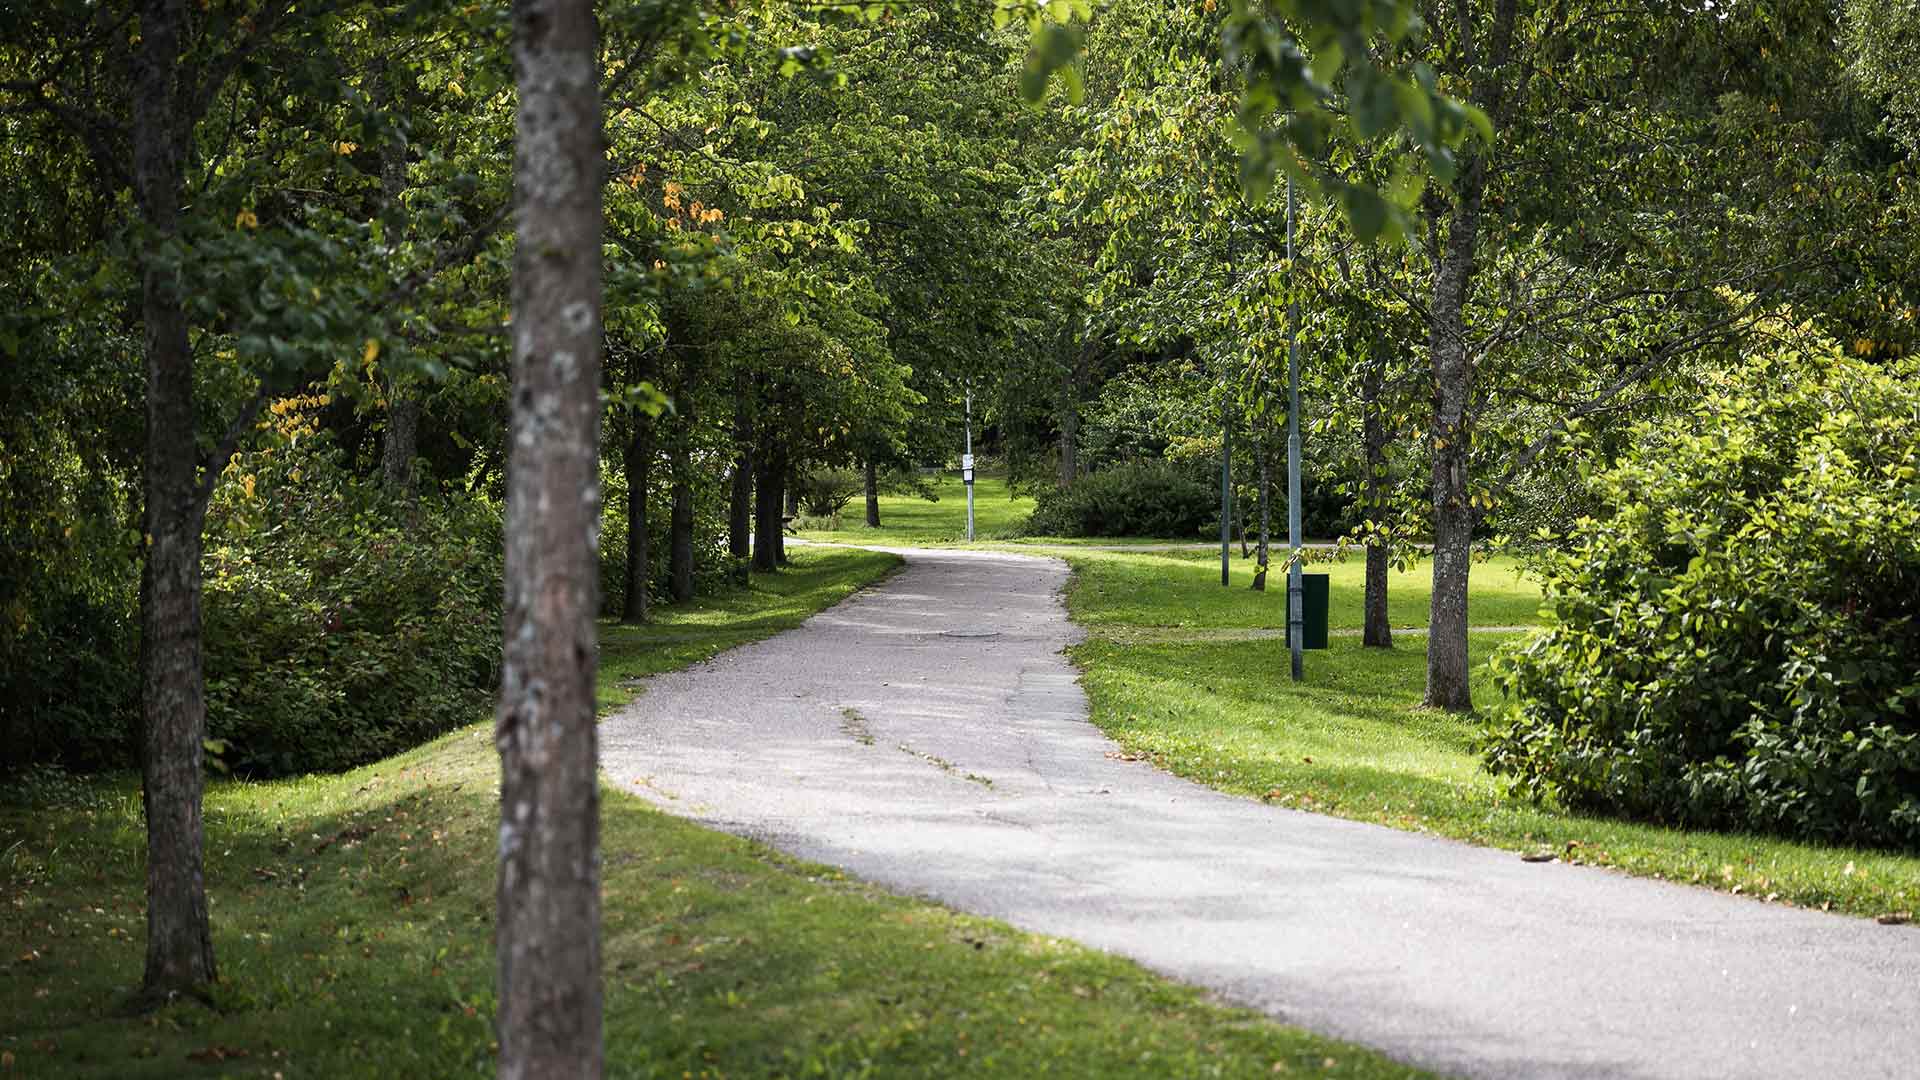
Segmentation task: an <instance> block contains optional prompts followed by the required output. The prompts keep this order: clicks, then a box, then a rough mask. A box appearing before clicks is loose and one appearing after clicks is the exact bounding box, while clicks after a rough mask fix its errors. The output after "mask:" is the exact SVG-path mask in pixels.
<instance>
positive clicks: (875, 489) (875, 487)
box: [867, 458, 880, 529]
mask: <svg viewBox="0 0 1920 1080" xmlns="http://www.w3.org/2000/svg"><path fill="white" fill-rule="evenodd" d="M879 527H880V467H879V466H877V465H875V464H874V463H873V459H872V458H868V459H867V528H869V529H877V528H879Z"/></svg>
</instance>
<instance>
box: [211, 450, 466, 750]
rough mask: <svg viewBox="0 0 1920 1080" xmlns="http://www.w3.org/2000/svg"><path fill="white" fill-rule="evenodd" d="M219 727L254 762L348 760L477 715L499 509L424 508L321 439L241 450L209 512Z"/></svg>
mask: <svg viewBox="0 0 1920 1080" xmlns="http://www.w3.org/2000/svg"><path fill="white" fill-rule="evenodd" d="M207 531H208V536H207V555H206V573H207V577H206V605H205V618H206V645H207V715H208V732H209V736H210V737H211V738H212V739H214V740H216V741H217V743H219V744H224V747H223V749H222V750H221V751H220V752H219V755H218V756H219V757H220V759H221V762H222V764H224V765H225V766H226V767H228V768H231V769H232V770H234V771H236V772H239V773H242V774H246V775H252V776H277V775H286V774H290V773H300V772H310V771H330V770H339V769H345V768H349V767H352V766H355V765H359V764H362V763H364V762H368V761H373V760H376V759H378V758H382V757H385V756H387V755H390V754H393V753H395V752H397V751H399V750H402V749H405V748H407V747H410V746H413V745H416V744H418V743H420V742H423V741H425V740H426V739H428V738H431V737H433V736H435V735H438V734H440V733H442V732H445V731H448V730H450V729H452V728H454V727H456V726H458V725H461V724H466V723H471V722H472V721H473V720H474V719H475V718H476V717H477V716H480V715H483V714H484V710H485V709H486V707H487V703H488V701H489V700H490V698H491V695H492V692H493V689H494V686H495V684H496V680H497V677H498V669H499V655H500V580H501V555H500V552H501V547H500V517H499V513H498V511H497V510H496V509H495V508H493V507H492V506H489V505H487V504H485V503H483V502H481V501H480V500H478V499H475V498H471V497H464V498H445V499H441V498H425V499H423V500H422V501H421V503H420V505H419V508H418V511H417V513H413V514H410V513H409V512H408V511H407V510H406V508H404V507H402V506H400V505H398V504H396V503H395V502H393V501H391V500H388V499H386V498H385V497H384V496H382V495H381V494H380V493H379V492H378V491H377V490H375V489H374V487H373V485H372V484H371V483H370V482H366V481H361V480H359V479H357V478H355V477H354V476H352V475H351V474H350V473H348V472H347V471H346V470H345V469H344V468H343V467H342V466H341V464H340V462H339V461H338V455H337V454H336V452H335V451H334V450H333V449H332V448H331V446H330V445H328V444H327V442H326V439H325V437H324V436H319V435H312V434H308V435H307V436H306V437H305V438H304V439H302V440H300V441H298V442H297V443H296V444H295V445H293V446H288V447H281V448H278V449H273V450H265V451H261V452H258V453H254V454H249V455H244V456H242V457H240V458H238V459H236V463H235V465H234V468H233V470H232V472H231V474H230V475H229V476H228V477H227V478H226V479H225V481H224V482H223V483H222V484H221V486H220V490H219V493H218V494H216V496H215V498H214V504H213V507H212V509H211V511H210V514H209V518H208V525H207Z"/></svg>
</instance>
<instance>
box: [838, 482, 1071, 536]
mask: <svg viewBox="0 0 1920 1080" xmlns="http://www.w3.org/2000/svg"><path fill="white" fill-rule="evenodd" d="M933 491H934V494H935V495H936V496H938V498H937V499H936V500H928V499H922V498H920V497H919V496H917V495H882V496H880V528H878V529H869V528H867V526H866V520H867V518H866V503H865V502H864V501H863V500H862V499H861V498H859V497H855V499H854V500H853V501H852V502H851V503H848V504H847V508H846V509H845V510H843V511H841V513H840V522H841V527H840V528H839V529H834V530H825V529H821V530H807V531H803V532H801V533H800V535H801V536H802V537H804V538H806V539H808V540H823V541H831V542H833V543H839V544H917V545H925V544H964V543H966V542H967V486H966V485H965V484H963V483H961V482H960V478H959V477H957V476H943V477H941V478H940V479H939V480H938V481H936V482H935V483H934V488H933ZM1031 513H1033V497H1032V496H1029V495H1015V494H1013V493H1012V491H1011V490H1009V489H1008V487H1007V481H1006V478H1005V477H994V476H982V477H979V478H978V479H977V480H975V482H974V485H973V535H974V538H975V539H976V540H993V539H1004V538H1006V537H1007V536H1009V535H1010V534H1011V533H1012V531H1013V529H1014V528H1015V527H1016V526H1018V525H1020V524H1021V523H1022V522H1024V521H1026V519H1027V515H1029V514H1031Z"/></svg>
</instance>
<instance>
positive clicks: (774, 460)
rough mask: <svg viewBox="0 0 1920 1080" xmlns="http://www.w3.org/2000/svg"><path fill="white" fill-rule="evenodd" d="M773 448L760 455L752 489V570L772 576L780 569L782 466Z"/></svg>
mask: <svg viewBox="0 0 1920 1080" xmlns="http://www.w3.org/2000/svg"><path fill="white" fill-rule="evenodd" d="M779 459H780V454H779V453H778V452H777V451H775V450H773V449H772V448H764V449H762V450H761V451H760V455H759V460H758V461H757V462H755V463H754V464H755V466H756V468H755V476H754V485H753V568H754V569H755V570H758V571H760V572H761V573H763V574H771V573H773V572H774V571H775V570H778V569H779V568H780V529H781V525H780V476H781V474H782V473H783V472H785V466H784V465H783V464H782V463H781V462H780V460H779Z"/></svg>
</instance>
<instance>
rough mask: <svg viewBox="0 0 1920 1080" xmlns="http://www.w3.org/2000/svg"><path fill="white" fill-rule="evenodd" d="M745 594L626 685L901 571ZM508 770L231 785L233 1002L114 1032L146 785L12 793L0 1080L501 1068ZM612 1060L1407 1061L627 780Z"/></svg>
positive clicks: (1, 907) (120, 1026)
mask: <svg viewBox="0 0 1920 1080" xmlns="http://www.w3.org/2000/svg"><path fill="white" fill-rule="evenodd" d="M797 557H798V560H799V567H798V569H797V571H795V572H792V573H789V574H785V575H782V576H781V577H780V578H779V579H777V580H776V583H774V584H772V585H767V584H759V585H757V586H756V588H755V589H754V590H753V591H752V592H749V593H746V594H742V595H736V596H732V597H726V598H722V599H719V600H717V601H714V602H712V603H706V604H701V605H699V606H697V607H696V608H695V609H694V610H691V611H686V612H663V613H662V617H661V621H660V623H659V625H657V626H655V627H652V628H647V629H644V630H624V629H615V628H607V629H608V640H607V642H606V645H605V649H604V653H603V655H604V657H605V664H604V671H605V676H604V679H603V687H602V691H603V698H604V699H607V700H613V699H616V698H620V697H623V696H625V694H626V692H625V691H623V690H622V689H621V688H620V687H619V686H618V683H619V681H620V680H622V679H626V678H630V677H631V676H633V675H636V674H639V673H643V672H647V671H658V670H664V669H666V668H668V667H671V666H675V665H677V664H680V663H684V662H688V661H690V660H692V659H695V658H698V657H701V656H705V655H709V654H711V653H712V652H714V651H717V650H718V649H719V648H721V647H724V646H726V645H730V644H737V643H738V642H740V641H741V640H745V639H747V638H751V637H756V636H764V635H765V634H767V633H771V632H773V631H775V630H777V629H781V628H784V627H785V626H789V625H793V624H794V623H797V622H798V621H799V620H800V619H802V618H804V617H805V615H806V614H808V613H810V612H811V611H813V610H817V609H818V608H821V607H824V606H826V605H827V604H830V603H832V602H833V601H835V600H837V599H839V598H841V597H842V596H844V595H846V593H847V592H848V591H849V590H851V589H853V588H856V587H858V586H859V585H860V584H862V583H864V582H867V581H870V580H873V579H874V578H876V577H879V576H881V575H883V574H885V573H886V572H887V570H888V568H889V567H890V566H891V565H892V563H893V560H892V559H891V558H889V557H886V556H874V555H868V554H864V553H856V552H800V553H798V555H797ZM497 780H498V764H497V760H496V758H495V756H494V754H493V750H492V746H491V744H490V735H489V731H488V728H487V726H486V725H485V724H480V725H476V726H474V727H471V728H467V729H464V730H461V731H458V732H455V733H453V734H451V735H448V736H446V737H444V738H442V739H439V740H437V741H435V742H433V743H431V744H429V745H427V746H425V747H422V748H420V749H418V750H415V751H412V752H410V753H407V754H403V755H400V756H398V757H395V758H392V759H389V760H387V761H383V762H380V763H378V764H376V765H373V766H370V767H368V768H364V769H360V770H357V771H354V772H351V773H347V774H344V775H340V776H317V777H308V778H303V779H299V780H292V781H284V782H275V783H264V784H250V783H239V782H216V783H214V784H213V785H211V787H210V788H209V791H208V796H207V804H206V806H207V825H208V840H209V843H208V848H209V860H208V885H209V889H210V896H211V902H212V911H213V918H214V934H215V945H216V949H217V950H218V955H219V958H220V963H221V971H222V982H221V984H220V987H219V989H218V999H219V1001H220V1003H221V1006H222V1008H221V1009H220V1010H219V1011H212V1010H208V1009H204V1008H201V1007H199V1006H196V1005H176V1006H173V1007H170V1008H168V1009H166V1010H164V1011H162V1012H160V1013H157V1014H155V1015H152V1016H147V1017H141V1018H131V1019H129V1018H113V1017H110V1016H109V1013H110V1011H111V1010H112V1009H113V1008H114V1007H115V1005H116V1004H117V1003H118V1002H119V1001H121V1000H123V999H124V997H125V995H126V994H127V993H128V991H129V990H130V988H131V987H130V982H131V981H132V980H133V979H135V978H137V976H138V972H139V969H140V960H141V950H142V945H141V941H142V938H143V930H142V911H143V907H142V894H141V876H140V874H141V871H140V847H141V842H142V837H141V826H140V806H139V794H138V789H137V786H136V785H135V784H134V782H133V781H131V780H128V779H124V778H122V779H119V780H108V781H85V782H83V781H75V780H71V779H67V778H61V777H57V776H55V777H51V778H44V777H43V778H40V779H39V780H37V781H35V782H34V783H32V784H29V785H26V786H24V787H21V788H16V789H15V790H13V791H12V792H11V793H10V794H9V796H8V798H7V799H6V800H5V801H4V802H3V803H0V946H3V947H0V1075H13V1074H19V1075H25V1076H51V1075H58V1076H71V1077H115V1078H119V1077H129V1078H135V1077H160V1076H178V1075H182V1074H189V1075H220V1074H226V1075H242V1076H250V1075H257V1076H274V1075H284V1076H288V1077H301V1076H306V1077H335V1076H394V1077H441V1076H453V1075H491V1072H492V1060H491V1054H490V1049H489V1047H490V1043H491V1032H490V1029H489V1026H488V1022H489V1017H490V1015H491V1013H492V1008H493V1005H492V997H491V986H492V978H493V954H492V946H491V941H490V929H489V927H490V918H491V911H492V906H493V886H494V874H493V868H494V858H493V853H494V845H495V822H496V820H497V814H498V809H497ZM603 828H604V833H603V847H604V851H605V872H604V877H605V964H606V972H607V1005H606V1016H607V1047H608V1053H609V1070H608V1074H609V1075H610V1076H703V1077H704V1076H767V1075H853V1074H865V1073H869V1072H871V1073H873V1074H878V1075H889V1076H897V1075H906V1076H912V1075H928V1076H943V1075H969V1076H971V1075H1000V1076H1022V1077H1024V1076H1033V1075H1082V1076H1108V1075H1142V1076H1169V1075H1176V1076H1207V1075H1233V1076H1254V1075H1260V1076H1265V1075H1271V1074H1273V1073H1280V1074H1287V1073H1295V1074H1298V1073H1313V1074H1316V1075H1319V1074H1322V1073H1328V1074H1333V1075H1349V1076H1404V1075H1410V1071H1409V1070H1407V1069H1405V1068H1404V1067H1401V1066H1397V1065H1394V1064H1392V1063H1390V1062H1386V1061H1384V1060H1382V1059H1380V1058H1378V1057H1376V1056H1373V1055H1371V1054H1368V1053H1366V1052H1364V1051H1360V1050H1357V1049H1354V1048H1352V1047H1347V1046H1343V1045H1341V1044H1338V1043H1334V1042H1331V1041H1329V1040H1324V1039H1320V1038H1316V1037H1313V1036H1310V1035H1306V1034H1303V1033H1300V1032H1298V1031H1294V1030H1292V1029H1288V1028H1285V1027H1282V1026H1280V1025H1277V1024H1274V1023H1272V1022H1270V1021H1267V1020H1265V1019H1263V1018H1260V1017H1257V1016H1253V1015H1251V1014H1248V1013H1244V1012H1240V1011H1236V1010H1230V1009H1223V1008H1220V1007H1217V1006H1215V1005H1213V1004H1210V1003H1208V1002H1207V1001H1206V1000H1205V999H1204V997H1203V995H1202V994H1200V993H1199V992H1197V991H1195V990H1192V989H1189V988H1186V987H1183V986H1180V985H1178V984H1175V983H1170V982H1168V981H1166V980H1163V979H1160V978H1158V977H1155V976H1153V975H1150V974H1148V973H1146V972H1144V971H1142V970H1141V969H1140V968H1138V967H1136V966H1134V965H1132V964H1130V963H1127V962H1124V961H1121V960H1116V959H1113V958H1111V957H1107V956H1104V955H1101V954H1098V953H1094V952H1091V951H1089V950H1087V949H1083V948H1080V947H1078V946H1075V945H1072V944H1069V943H1065V942H1062V941H1059V940H1055V939H1050V938H1044V937H1038V936H1034V935H1028V934H1022V933H1019V932H1017V931H1013V930H1011V929H1009V928H1008V927H1006V926H1004V925H1002V924H999V923H995V922H992V921H990V920H985V919H977V918H972V917H969V916H964V915H959V914H956V913H954V912H951V911H949V910H947V909H945V908H941V907H938V906H935V905H932V904H927V903H924V902H920V901H917V900H911V899H905V898H901V897H896V896H892V895H889V894H886V893H884V892H881V891H880V890H877V889H874V888H871V887H868V886H866V885H863V884H861V883H859V882H855V881H849V880H847V879H845V878H843V877H842V876H841V875H840V874H838V873H836V872H835V871H832V870H830V869H826V868H822V867H819V866H815V865H810V864H807V863H803V862H799V861H797V860H793V859H789V858H786V857H784V856H781V855H778V854H776V853H774V852H772V851H770V850H769V849H767V848H765V847H762V846H760V845H757V844H753V843H750V842H747V841H744V840H739V839H736V838H733V837H729V836H724V835H721V834H718V833H714V832H710V831H707V830H704V829H700V828H697V827H695V826H692V825H689V824H687V823H685V822H682V821H680V820H678V819H676V818H673V817H669V816H666V815H663V814H660V813H657V812H655V811H653V810H652V809H650V808H648V807H647V806H646V805H645V804H643V803H641V802H639V801H637V800H635V799H633V798H631V797H628V796H625V795H622V794H620V793H618V792H617V791H614V790H612V789H608V790H607V797H606V800H605V806H604V818H603Z"/></svg>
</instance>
